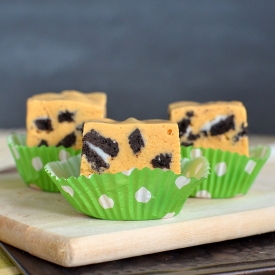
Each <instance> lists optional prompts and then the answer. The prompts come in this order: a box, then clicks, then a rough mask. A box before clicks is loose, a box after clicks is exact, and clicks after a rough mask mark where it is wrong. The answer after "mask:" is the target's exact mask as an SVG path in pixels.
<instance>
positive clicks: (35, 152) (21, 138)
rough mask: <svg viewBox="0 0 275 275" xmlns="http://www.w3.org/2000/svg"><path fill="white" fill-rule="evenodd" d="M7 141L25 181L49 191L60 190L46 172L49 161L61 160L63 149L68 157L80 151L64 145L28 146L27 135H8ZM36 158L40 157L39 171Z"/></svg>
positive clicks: (29, 184)
mask: <svg viewBox="0 0 275 275" xmlns="http://www.w3.org/2000/svg"><path fill="white" fill-rule="evenodd" d="M7 143H8V146H9V148H10V151H11V153H12V155H13V158H14V161H15V164H16V168H17V171H18V173H19V174H20V176H21V177H22V179H23V181H24V182H25V183H26V184H27V185H28V186H30V187H33V188H37V189H40V190H43V191H48V192H59V190H58V188H57V187H56V185H55V184H54V183H53V182H52V180H50V179H49V177H48V175H47V174H46V173H45V170H44V166H45V165H46V164H47V163H48V162H51V161H56V160H59V154H60V151H62V150H63V153H64V154H68V156H67V157H69V156H75V155H76V154H79V152H80V151H79V150H74V149H73V148H65V147H63V146H60V147H54V146H49V147H46V146H40V147H28V146H26V135H17V134H12V135H10V136H9V137H8V139H7ZM34 158H36V159H39V162H40V165H39V170H38V171H37V170H36V169H35V168H34V166H33V165H32V160H33V159H34Z"/></svg>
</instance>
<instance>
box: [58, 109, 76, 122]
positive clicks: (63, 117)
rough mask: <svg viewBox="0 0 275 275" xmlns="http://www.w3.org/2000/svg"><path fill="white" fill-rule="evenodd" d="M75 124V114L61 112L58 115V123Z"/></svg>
mask: <svg viewBox="0 0 275 275" xmlns="http://www.w3.org/2000/svg"><path fill="white" fill-rule="evenodd" d="M64 121H66V122H73V121H74V113H71V112H69V111H68V110H66V111H65V112H60V113H59V114H58V122H60V123H61V122H64Z"/></svg>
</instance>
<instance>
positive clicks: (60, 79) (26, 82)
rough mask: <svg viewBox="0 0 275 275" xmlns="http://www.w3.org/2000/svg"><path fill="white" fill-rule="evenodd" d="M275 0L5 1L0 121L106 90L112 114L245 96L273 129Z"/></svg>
mask: <svg viewBox="0 0 275 275" xmlns="http://www.w3.org/2000/svg"><path fill="white" fill-rule="evenodd" d="M274 15H275V1H271V0H261V1H258V0H242V1H239V0H236V1H232V0H231V1H230V0H228V1H227V0H224V1H219V0H208V1H203V0H197V1H193V0H190V1H184V0H139V1H130V0H116V1H113V0H109V1H108V0H102V1H100V0H99V1H92V0H87V1H84V0H83V1H81V0H80V1H69V0H64V1H61V0H59V1H54V0H52V1H51V0H49V1H42V0H35V1H16V0H13V1H0V88H1V100H0V128H15V127H24V126H25V114H26V109H25V103H26V99H27V98H28V97H30V96H31V95H33V94H37V93H44V92H59V91H61V90H64V89H76V90H79V91H82V92H91V91H104V92H106V93H107V95H108V117H110V118H114V119H117V120H124V119H126V118H128V117H136V118H138V119H148V118H163V119H166V118H167V105H168V104H169V103H170V102H173V101H179V100H194V101H200V102H204V101H210V100H240V101H242V102H243V103H244V104H245V106H246V108H247V111H248V121H249V130H250V133H256V134H275V122H274V121H275V16H274Z"/></svg>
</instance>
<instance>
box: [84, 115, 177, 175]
mask: <svg viewBox="0 0 275 275" xmlns="http://www.w3.org/2000/svg"><path fill="white" fill-rule="evenodd" d="M144 167H149V168H150V169H154V168H161V169H170V170H172V171H173V172H174V173H176V174H179V173H180V141H179V130H178V125H177V124H176V123H173V122H171V121H168V120H143V121H139V120H136V119H134V118H129V119H127V120H125V121H122V122H118V121H114V120H95V121H90V122H87V123H85V124H84V132H83V147H82V157H81V168H80V174H82V175H85V176H89V175H90V174H93V173H99V174H100V173H112V174H114V173H117V172H123V171H127V170H129V169H131V168H138V169H142V168H144Z"/></svg>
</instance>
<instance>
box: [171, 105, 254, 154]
mask: <svg viewBox="0 0 275 275" xmlns="http://www.w3.org/2000/svg"><path fill="white" fill-rule="evenodd" d="M168 113H169V116H170V120H171V121H173V122H177V123H178V126H179V136H180V140H181V145H183V146H190V145H193V146H194V147H204V148H212V149H221V150H225V151H230V152H236V153H239V154H241V155H246V156H248V154H249V146H248V137H247V125H248V124H247V115H246V109H245V107H244V106H243V104H242V103H241V102H239V101H230V102H225V101H217V102H206V103H198V102H192V101H180V102H174V103H171V104H169V106H168Z"/></svg>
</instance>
